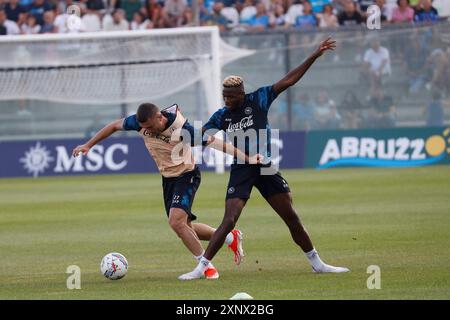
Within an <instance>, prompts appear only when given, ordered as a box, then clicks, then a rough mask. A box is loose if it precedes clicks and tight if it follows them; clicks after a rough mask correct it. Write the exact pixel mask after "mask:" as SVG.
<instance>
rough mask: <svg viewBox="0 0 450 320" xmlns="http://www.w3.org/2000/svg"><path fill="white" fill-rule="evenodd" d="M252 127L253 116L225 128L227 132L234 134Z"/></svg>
mask: <svg viewBox="0 0 450 320" xmlns="http://www.w3.org/2000/svg"><path fill="white" fill-rule="evenodd" d="M252 125H253V115H250V116H248V117H245V118H242V119H241V121H239V122H237V123H230V124H229V125H228V128H227V132H234V131H238V130H245V129H246V128H248V127H251V126H252Z"/></svg>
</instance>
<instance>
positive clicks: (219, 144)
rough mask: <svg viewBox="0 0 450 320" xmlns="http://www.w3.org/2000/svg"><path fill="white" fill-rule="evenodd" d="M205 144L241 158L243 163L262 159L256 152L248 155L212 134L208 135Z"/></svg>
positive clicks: (252, 162) (251, 162) (258, 161)
mask: <svg viewBox="0 0 450 320" xmlns="http://www.w3.org/2000/svg"><path fill="white" fill-rule="evenodd" d="M206 146H208V147H210V148H213V149H216V150H219V151H222V152H224V153H226V154H229V155H232V156H233V157H236V158H238V159H239V160H241V161H242V162H243V163H250V164H260V163H262V161H263V156H262V155H260V154H257V155H254V156H248V155H247V154H245V153H244V152H242V151H241V150H239V149H238V148H236V147H234V146H233V145H232V144H231V143H227V142H225V141H223V140H222V139H218V138H216V137H214V136H208V140H207V142H206Z"/></svg>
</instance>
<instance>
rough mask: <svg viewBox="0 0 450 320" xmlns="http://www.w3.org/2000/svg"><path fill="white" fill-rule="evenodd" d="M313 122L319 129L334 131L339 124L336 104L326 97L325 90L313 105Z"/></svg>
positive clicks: (339, 119) (339, 117) (339, 118)
mask: <svg viewBox="0 0 450 320" xmlns="http://www.w3.org/2000/svg"><path fill="white" fill-rule="evenodd" d="M314 114H315V115H314V116H315V122H316V124H317V126H318V128H319V129H336V128H339V126H340V123H341V115H340V114H339V113H338V111H337V109H336V104H335V103H334V101H333V100H331V99H330V98H329V97H328V93H327V91H325V90H321V91H320V92H319V94H318V95H317V98H316V103H315V105H314Z"/></svg>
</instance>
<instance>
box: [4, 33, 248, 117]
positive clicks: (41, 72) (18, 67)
mask: <svg viewBox="0 0 450 320" xmlns="http://www.w3.org/2000/svg"><path fill="white" fill-rule="evenodd" d="M249 54H251V52H249V51H246V50H241V49H237V48H233V47H230V46H229V45H227V44H225V43H224V42H223V41H222V40H221V39H220V37H219V32H218V29H217V27H198V28H181V29H160V30H147V31H133V32H130V31H124V32H100V33H84V34H61V35H31V36H6V37H1V38H0V57H2V58H1V59H0V100H18V99H29V100H47V101H56V102H70V103H80V104H83V103H88V104H112V103H131V102H140V101H149V100H154V99H158V98H161V97H165V96H168V95H170V94H173V93H174V92H177V91H180V90H182V89H184V88H186V87H188V86H190V85H192V84H193V83H195V82H197V81H199V80H200V81H201V83H202V84H203V85H204V92H205V93H206V101H207V104H208V108H211V110H213V109H217V108H218V107H219V106H220V104H221V93H220V80H221V74H220V70H221V66H222V65H224V64H225V63H227V62H230V61H232V60H234V59H237V58H240V57H243V56H246V55H249Z"/></svg>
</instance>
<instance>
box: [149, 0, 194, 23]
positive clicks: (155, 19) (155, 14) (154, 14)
mask: <svg viewBox="0 0 450 320" xmlns="http://www.w3.org/2000/svg"><path fill="white" fill-rule="evenodd" d="M200 2H201V1H199V6H200ZM145 9H146V11H147V17H148V18H149V19H150V21H151V22H152V23H153V26H154V27H155V28H166V27H168V26H169V21H168V19H167V15H166V14H165V11H164V10H163V7H162V6H161V4H160V3H159V2H158V0H147V2H146V8H145Z"/></svg>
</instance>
